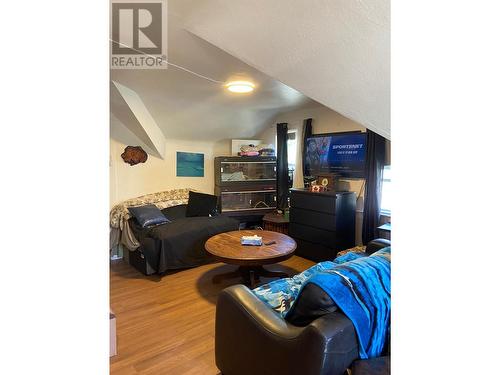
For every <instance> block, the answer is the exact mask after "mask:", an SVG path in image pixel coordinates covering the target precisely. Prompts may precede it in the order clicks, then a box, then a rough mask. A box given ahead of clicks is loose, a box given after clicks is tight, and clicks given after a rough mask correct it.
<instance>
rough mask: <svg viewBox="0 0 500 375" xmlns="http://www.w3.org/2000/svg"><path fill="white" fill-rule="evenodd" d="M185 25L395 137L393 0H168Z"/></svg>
mask: <svg viewBox="0 0 500 375" xmlns="http://www.w3.org/2000/svg"><path fill="white" fill-rule="evenodd" d="M169 12H170V13H171V14H172V13H173V14H174V15H175V16H176V17H178V19H179V20H180V22H182V24H183V26H184V27H185V28H186V29H188V30H189V31H191V32H192V33H194V34H196V35H198V36H199V37H200V38H203V39H205V40H207V41H208V42H210V43H212V44H214V45H215V46H217V47H219V48H221V49H222V50H224V51H226V52H228V53H229V54H231V55H233V56H235V57H237V58H239V59H241V60H242V61H244V62H246V63H247V64H249V65H251V66H253V67H254V68H256V69H258V70H260V71H262V72H264V73H266V74H267V75H269V76H271V77H274V78H276V79H277V80H279V81H281V82H283V83H285V84H286V85H287V86H290V87H293V88H294V89H296V90H298V91H300V92H301V93H303V94H305V95H306V96H308V97H310V98H312V99H314V100H316V101H317V102H320V103H321V104H324V105H325V106H327V107H329V108H331V109H333V110H335V111H337V112H339V113H341V114H342V115H344V116H346V117H348V118H350V119H352V120H354V121H356V122H359V123H360V124H362V125H363V126H365V127H367V128H369V129H371V130H373V131H375V132H377V133H379V134H381V135H383V136H384V137H386V138H389V139H390V2H389V0H309V1H306V0H252V1H247V0H169Z"/></svg>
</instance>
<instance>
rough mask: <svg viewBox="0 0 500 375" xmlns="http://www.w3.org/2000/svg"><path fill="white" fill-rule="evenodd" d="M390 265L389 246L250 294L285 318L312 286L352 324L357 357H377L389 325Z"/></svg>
mask: <svg viewBox="0 0 500 375" xmlns="http://www.w3.org/2000/svg"><path fill="white" fill-rule="evenodd" d="M390 262H391V248H390V247H388V248H385V249H382V250H379V251H377V252H376V253H374V254H372V255H371V256H369V257H367V256H365V255H361V254H359V253H347V254H345V255H343V256H341V257H338V258H337V259H335V260H334V261H333V262H331V261H326V262H321V263H318V264H316V265H315V266H313V267H311V268H309V269H307V270H306V271H304V272H302V273H300V274H298V275H296V276H294V277H291V278H288V279H280V280H276V281H273V282H271V283H269V284H266V285H262V286H260V287H258V288H256V289H254V290H253V293H254V294H255V295H256V296H257V297H258V298H259V299H260V300H262V301H264V302H265V303H266V304H268V305H269V306H270V307H271V308H272V309H274V310H275V311H276V312H277V313H278V314H280V316H281V317H283V318H285V317H286V315H287V313H288V311H290V309H291V307H292V305H293V304H294V303H295V301H296V299H297V297H298V295H299V293H300V291H301V290H302V288H303V287H304V285H305V284H307V283H308V282H313V283H315V284H316V285H318V286H319V287H321V288H322V289H323V290H325V292H326V293H328V295H329V296H330V297H331V298H332V299H333V300H334V301H335V303H336V304H337V306H338V307H339V308H340V309H341V310H342V311H343V312H344V314H346V315H347V316H348V317H349V318H350V319H351V321H352V322H353V324H354V327H355V329H356V333H357V335H358V341H359V344H360V345H359V356H360V358H372V357H377V356H379V355H380V353H381V352H382V350H383V348H384V346H385V343H386V340H387V337H388V330H389V323H390V313H391V301H390V298H391V285H390Z"/></svg>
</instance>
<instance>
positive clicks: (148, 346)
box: [110, 256, 314, 375]
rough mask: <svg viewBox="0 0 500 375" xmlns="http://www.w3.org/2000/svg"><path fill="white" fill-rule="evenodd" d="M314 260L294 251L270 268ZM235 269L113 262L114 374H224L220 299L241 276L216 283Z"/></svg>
mask: <svg viewBox="0 0 500 375" xmlns="http://www.w3.org/2000/svg"><path fill="white" fill-rule="evenodd" d="M313 264H314V262H312V261H310V260H307V259H304V258H301V257H298V256H293V257H292V258H290V259H288V260H287V261H285V262H282V263H279V264H275V265H271V266H267V267H266V268H269V269H270V270H274V271H283V272H287V273H289V274H290V275H293V274H296V273H299V272H301V271H303V270H305V269H307V268H309V267H310V266H312V265H313ZM234 269H235V266H230V265H225V264H222V263H214V264H209V265H205V266H201V267H197V268H192V269H187V270H182V271H176V272H170V273H168V274H167V275H165V276H163V277H159V276H143V275H142V274H141V273H140V272H139V271H136V270H135V268H133V267H132V266H130V265H128V264H127V263H125V262H124V261H117V262H112V264H111V272H110V278H111V280H110V300H111V308H112V309H113V312H114V313H115V315H116V331H117V346H118V355H116V356H114V357H112V358H111V359H110V369H111V374H120V375H121V374H172V375H176V374H183V375H184V374H187V375H193V374H206V375H216V374H219V370H218V369H217V367H216V366H215V356H214V333H215V303H216V301H217V295H218V293H219V292H220V291H221V290H222V289H224V288H225V287H227V286H229V285H233V284H237V283H239V282H240V280H238V279H234V280H225V281H222V282H221V283H220V284H214V283H213V282H212V277H213V276H214V275H216V274H220V273H225V272H229V271H232V270H234ZM270 280H271V279H266V278H263V279H262V280H261V283H265V282H268V281H270Z"/></svg>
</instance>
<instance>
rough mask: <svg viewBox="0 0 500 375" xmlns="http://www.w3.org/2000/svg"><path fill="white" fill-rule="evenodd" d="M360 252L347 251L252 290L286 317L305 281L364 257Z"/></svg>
mask: <svg viewBox="0 0 500 375" xmlns="http://www.w3.org/2000/svg"><path fill="white" fill-rule="evenodd" d="M362 256H364V255H361V254H360V253H347V254H345V255H343V256H341V257H338V258H336V259H335V260H334V261H325V262H320V263H318V264H316V265H314V266H312V267H310V268H308V269H307V270H305V271H304V272H302V273H299V274H298V275H295V276H293V277H289V278H285V279H279V280H274V281H272V282H270V283H269V284H264V285H262V286H259V287H258V288H255V289H254V290H252V292H253V293H254V294H255V295H256V296H257V298H259V299H260V300H261V301H263V302H265V303H266V304H267V305H269V306H270V307H271V308H272V309H273V310H274V311H276V312H277V313H278V314H280V316H281V317H282V318H285V316H286V314H287V313H288V311H289V310H290V309H291V307H292V306H293V304H294V303H295V301H296V299H297V297H298V295H299V292H300V291H301V290H302V286H303V285H304V283H305V282H306V281H307V280H309V278H310V277H311V276H313V275H315V274H316V273H318V272H320V271H325V270H329V269H332V268H334V267H336V266H338V265H339V264H342V263H345V262H348V261H351V260H353V259H357V258H359V257H362Z"/></svg>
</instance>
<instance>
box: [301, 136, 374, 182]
mask: <svg viewBox="0 0 500 375" xmlns="http://www.w3.org/2000/svg"><path fill="white" fill-rule="evenodd" d="M305 151H306V152H305V158H304V165H305V171H306V175H307V176H317V175H321V174H325V173H326V174H329V173H335V174H337V175H340V176H343V177H351V178H364V174H365V154H366V133H362V132H346V133H330V134H317V135H313V136H311V137H310V138H307V140H306V150H305Z"/></svg>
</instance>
